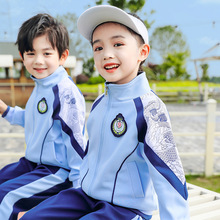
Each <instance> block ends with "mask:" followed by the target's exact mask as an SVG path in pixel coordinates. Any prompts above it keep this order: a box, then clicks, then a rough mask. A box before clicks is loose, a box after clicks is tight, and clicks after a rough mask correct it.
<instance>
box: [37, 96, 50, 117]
mask: <svg viewBox="0 0 220 220" xmlns="http://www.w3.org/2000/svg"><path fill="white" fill-rule="evenodd" d="M47 109H48V106H47V101H46V99H45V98H42V99H41V100H40V101H39V102H38V104H37V110H38V112H39V113H41V114H44V113H45V112H47Z"/></svg>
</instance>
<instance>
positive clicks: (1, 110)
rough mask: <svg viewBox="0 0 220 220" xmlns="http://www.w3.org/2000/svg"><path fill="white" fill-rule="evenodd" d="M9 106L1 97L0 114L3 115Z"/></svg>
mask: <svg viewBox="0 0 220 220" xmlns="http://www.w3.org/2000/svg"><path fill="white" fill-rule="evenodd" d="M7 108H8V106H7V105H6V104H5V103H4V102H3V101H2V100H1V99H0V114H1V115H2V114H3V113H4V112H5V111H6V110H7Z"/></svg>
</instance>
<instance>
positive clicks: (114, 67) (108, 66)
mask: <svg viewBox="0 0 220 220" xmlns="http://www.w3.org/2000/svg"><path fill="white" fill-rule="evenodd" d="M118 67H119V65H118V64H114V65H106V66H105V67H104V68H105V69H106V70H111V69H117V68H118Z"/></svg>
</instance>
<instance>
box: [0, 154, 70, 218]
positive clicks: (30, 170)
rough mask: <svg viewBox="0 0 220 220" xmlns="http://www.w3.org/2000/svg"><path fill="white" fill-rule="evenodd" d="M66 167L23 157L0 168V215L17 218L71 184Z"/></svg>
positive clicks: (0, 216) (1, 216)
mask: <svg viewBox="0 0 220 220" xmlns="http://www.w3.org/2000/svg"><path fill="white" fill-rule="evenodd" d="M68 176H69V171H67V170H65V169H62V168H60V167H54V166H48V165H37V164H35V163H33V162H30V161H29V160H27V159H25V158H24V157H23V158H21V159H20V160H19V162H17V163H12V164H9V165H7V166H6V167H4V168H3V169H1V170H0V219H2V220H7V219H10V220H11V219H17V215H18V213H19V212H20V211H27V210H29V209H31V208H33V207H35V206H36V205H38V204H39V203H40V202H42V201H43V200H45V199H47V198H49V197H51V196H53V195H55V194H57V193H59V192H60V191H61V190H64V189H67V188H70V187H71V186H72V183H71V182H70V181H69V180H68Z"/></svg>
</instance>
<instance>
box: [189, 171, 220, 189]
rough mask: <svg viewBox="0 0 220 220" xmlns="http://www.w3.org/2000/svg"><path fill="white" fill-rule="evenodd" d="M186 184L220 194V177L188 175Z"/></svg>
mask: <svg viewBox="0 0 220 220" xmlns="http://www.w3.org/2000/svg"><path fill="white" fill-rule="evenodd" d="M186 182H188V183H191V184H194V185H196V186H200V187H203V188H205V189H208V190H211V191H215V192H217V193H220V175H217V176H211V177H205V176H201V175H186Z"/></svg>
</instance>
